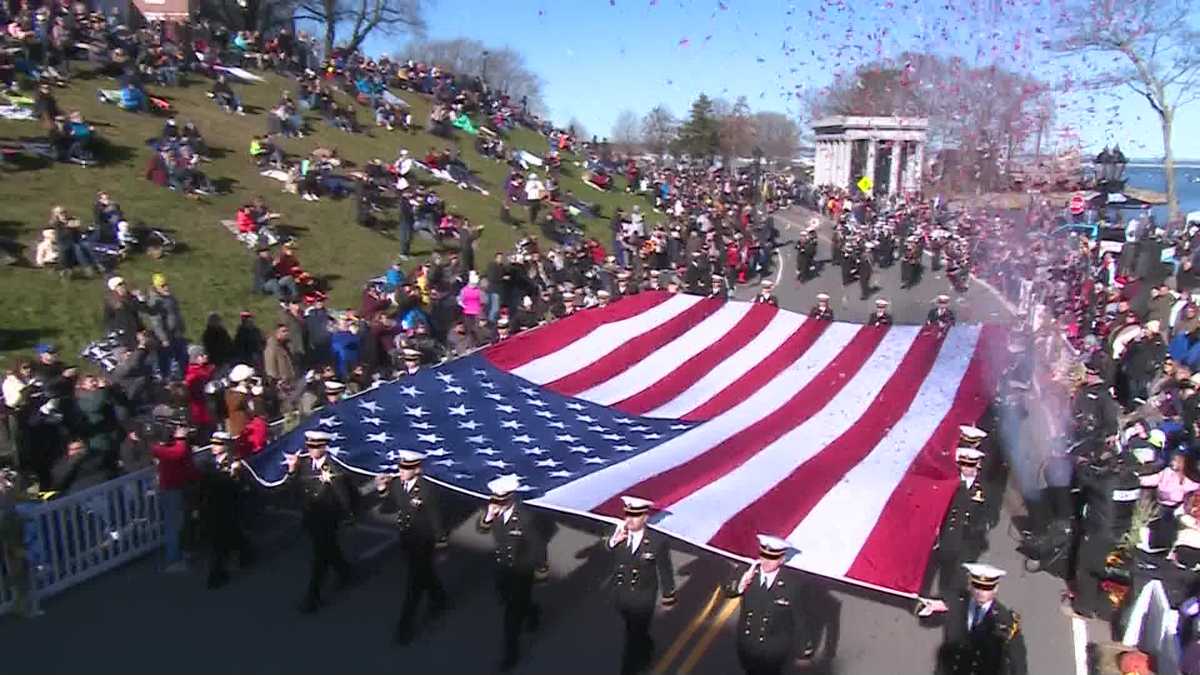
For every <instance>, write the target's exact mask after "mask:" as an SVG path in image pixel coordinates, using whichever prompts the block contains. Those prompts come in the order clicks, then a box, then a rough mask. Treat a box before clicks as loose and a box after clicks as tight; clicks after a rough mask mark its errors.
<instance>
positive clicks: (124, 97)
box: [117, 82, 148, 112]
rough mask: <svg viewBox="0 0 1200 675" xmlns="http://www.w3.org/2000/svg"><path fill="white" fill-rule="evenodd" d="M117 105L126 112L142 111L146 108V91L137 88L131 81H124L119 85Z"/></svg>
mask: <svg viewBox="0 0 1200 675" xmlns="http://www.w3.org/2000/svg"><path fill="white" fill-rule="evenodd" d="M117 106H118V107H120V108H121V110H124V111H126V112H144V111H146V110H147V109H148V107H147V101H146V92H144V91H142V90H141V89H139V88H138V87H137V86H136V85H134V83H133V82H126V83H125V86H124V87H121V98H120V100H118V101H117Z"/></svg>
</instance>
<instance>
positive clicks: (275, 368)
mask: <svg viewBox="0 0 1200 675" xmlns="http://www.w3.org/2000/svg"><path fill="white" fill-rule="evenodd" d="M290 335H291V329H290V328H288V327H287V326H286V325H284V324H282V323H281V324H279V325H278V326H276V327H275V332H274V333H273V334H272V335H271V337H269V338H267V346H266V348H265V349H264V350H263V370H264V372H265V373H266V375H267V382H268V384H270V385H271V386H272V387H274V388H275V390H276V391H278V392H279V402H280V405H281V406H282V407H283V409H284V410H285V411H286V412H291V411H293V410H296V409H297V407H298V406H299V402H300V395H301V394H303V393H304V387H303V386H302V384H303V383H302V382H300V380H299V377H300V371H299V368H297V366H296V359H295V355H294V354H293V353H292V348H291V340H290Z"/></svg>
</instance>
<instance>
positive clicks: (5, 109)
mask: <svg viewBox="0 0 1200 675" xmlns="http://www.w3.org/2000/svg"><path fill="white" fill-rule="evenodd" d="M0 117H3V118H4V119H6V120H33V119H37V118H36V117H34V115H33V111H32V110H30V109H29V108H22V107H21V106H19V105H0Z"/></svg>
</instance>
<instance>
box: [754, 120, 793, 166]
mask: <svg viewBox="0 0 1200 675" xmlns="http://www.w3.org/2000/svg"><path fill="white" fill-rule="evenodd" d="M754 128H755V130H756V131H757V132H758V145H759V147H761V148H762V150H763V154H764V155H766V156H767V157H769V158H771V159H778V160H784V161H791V160H792V159H794V158H795V157H796V151H797V150H799V148H800V128H799V127H798V126H796V122H795V121H794V120H792V118H790V117H788V116H787V115H785V114H783V113H777V112H769V111H763V112H758V113H755V114H754Z"/></svg>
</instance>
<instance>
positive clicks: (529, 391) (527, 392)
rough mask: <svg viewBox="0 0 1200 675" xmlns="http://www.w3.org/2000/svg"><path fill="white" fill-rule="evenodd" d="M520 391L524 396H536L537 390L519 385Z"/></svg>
mask: <svg viewBox="0 0 1200 675" xmlns="http://www.w3.org/2000/svg"><path fill="white" fill-rule="evenodd" d="M521 393H522V394H525V395H526V396H537V395H538V390H537V389H530V388H529V387H521Z"/></svg>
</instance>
